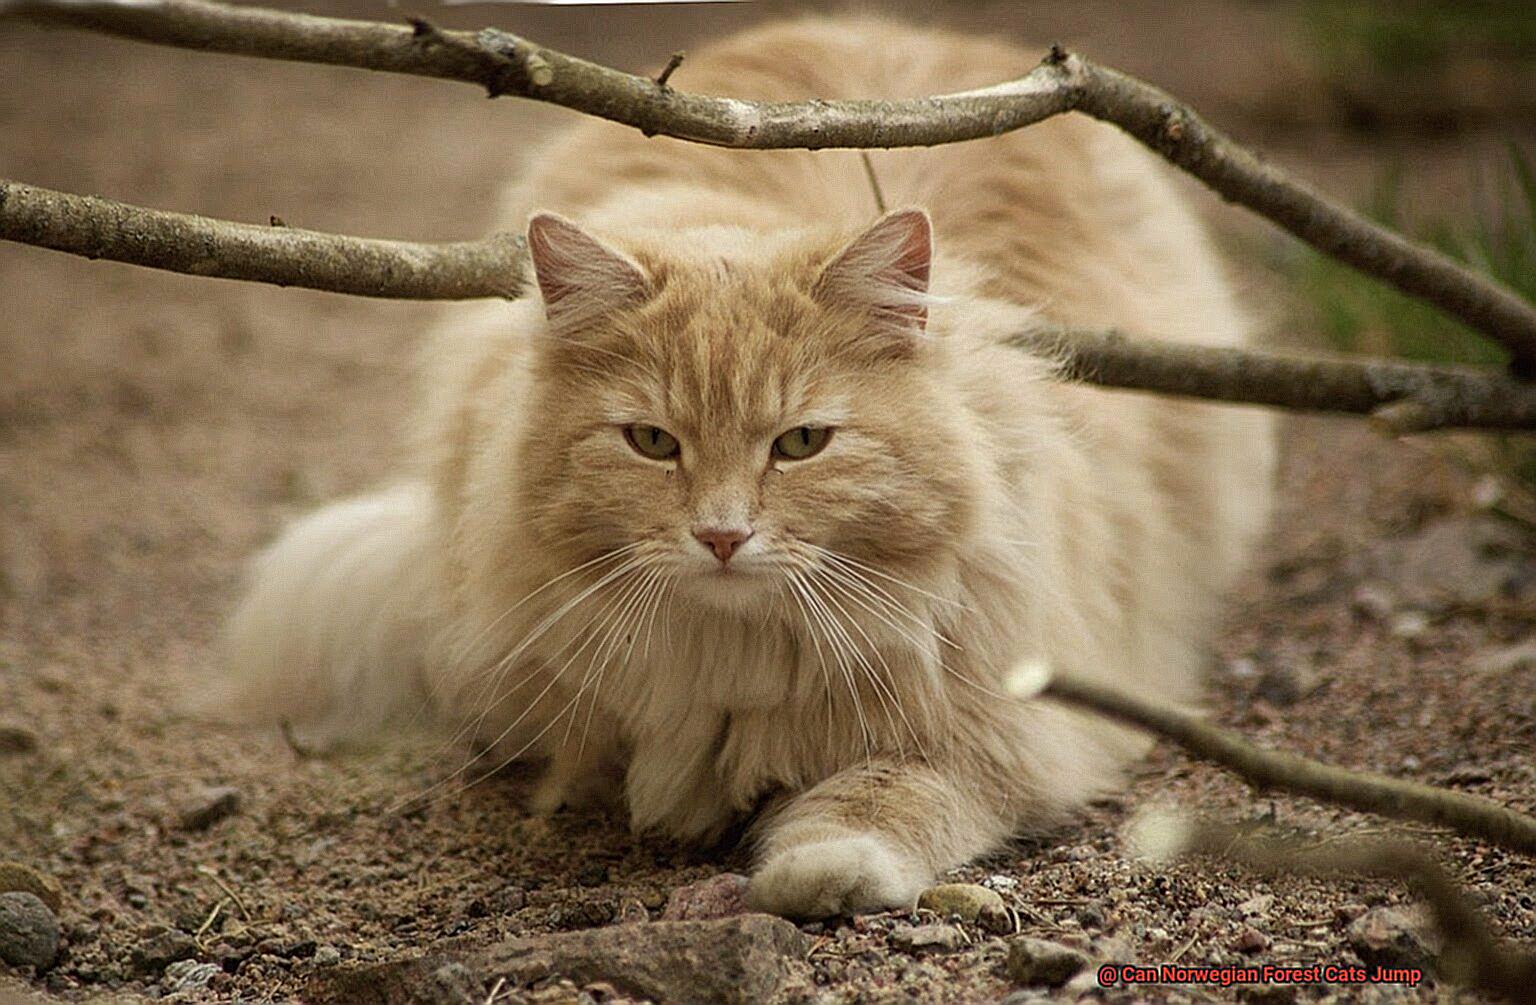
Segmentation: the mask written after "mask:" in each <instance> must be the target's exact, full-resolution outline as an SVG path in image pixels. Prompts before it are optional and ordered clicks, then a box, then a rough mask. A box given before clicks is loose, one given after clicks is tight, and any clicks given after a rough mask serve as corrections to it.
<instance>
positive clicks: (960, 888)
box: [917, 883, 1013, 934]
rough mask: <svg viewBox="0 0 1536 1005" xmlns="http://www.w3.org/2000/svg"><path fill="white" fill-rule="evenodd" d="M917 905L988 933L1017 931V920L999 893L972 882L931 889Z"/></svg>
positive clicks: (941, 885)
mask: <svg viewBox="0 0 1536 1005" xmlns="http://www.w3.org/2000/svg"><path fill="white" fill-rule="evenodd" d="M917 906H918V907H919V908H922V909H923V910H925V911H933V912H934V913H935V914H938V915H941V916H943V917H945V918H958V919H960V920H961V921H964V922H968V923H970V924H973V925H981V926H982V927H983V928H985V929H987V930H988V931H992V932H997V933H999V934H1003V933H1005V932H1011V931H1013V918H1012V917H1010V916H1009V914H1008V907H1007V905H1006V904H1004V903H1003V898H1002V897H1001V896H999V895H998V893H997V891H996V890H989V889H987V888H986V887H984V886H976V885H974V884H971V883H941V884H940V885H938V886H930V887H929V888H928V889H926V890H924V891H923V892H922V893H921V894H920V895H919V896H918V898H917Z"/></svg>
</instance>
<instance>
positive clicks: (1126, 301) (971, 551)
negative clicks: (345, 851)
mask: <svg viewBox="0 0 1536 1005" xmlns="http://www.w3.org/2000/svg"><path fill="white" fill-rule="evenodd" d="M1032 62H1033V57H1032V56H1031V55H1030V54H1027V53H1024V52H1021V51H1018V50H1015V49H1012V48H1007V47H1004V46H1001V45H998V44H995V43H992V42H988V41H984V40H978V39H973V38H960V37H954V36H950V35H947V34H943V33H940V32H934V31H926V30H919V29H915V28H912V27H910V26H898V25H893V24H890V23H887V22H882V21H865V20H859V21H835V20H802V21H794V22H789V23H783V24H778V25H773V26H769V27H765V28H762V29H759V30H755V31H751V32H748V33H746V34H744V35H741V36H738V37H736V38H733V39H730V40H728V41H725V42H723V43H721V44H719V45H717V46H715V47H714V48H712V49H710V50H708V51H703V52H699V53H697V54H695V55H693V56H691V57H690V59H689V62H688V63H687V64H685V66H684V68H683V70H681V71H680V72H679V73H678V76H677V79H676V84H677V86H679V87H687V88H693V89H698V90H701V91H712V92H717V93H727V94H736V95H740V96H744V97H754V98H776V99H795V98H808V97H813V96H820V97H899V96H913V95H920V94H926V93H932V92H936V91H942V90H955V89H960V88H965V87H970V86H979V85H982V84H986V83H991V82H994V81H997V80H1001V79H1006V78H1009V77H1013V76H1017V75H1019V74H1021V73H1023V72H1025V71H1026V70H1027V69H1028V68H1029V66H1030V65H1031V63H1032ZM873 157H874V161H873V163H874V167H875V170H876V172H877V173H878V175H879V178H880V180H881V183H882V186H883V189H884V193H885V196H886V198H887V199H888V200H890V201H891V202H892V203H894V204H897V205H901V206H911V207H921V209H922V210H923V211H926V215H925V213H924V212H921V211H916V210H911V211H903V212H897V213H893V214H891V215H889V216H887V217H885V218H883V219H881V220H879V221H876V220H875V216H876V213H875V209H874V200H873V197H872V194H871V190H870V187H869V184H868V182H867V181H866V179H865V177H864V173H863V169H862V166H861V165H860V163H859V160H858V155H857V154H855V153H851V152H822V153H811V152H805V151H790V152H776V153H758V152H728V151H721V150H714V149H708V148H703V147H699V146H694V145H689V144H686V143H681V142H676V141H670V140H664V139H645V138H643V137H641V136H639V135H637V134H635V133H633V132H631V131H627V130H624V129H622V128H620V127H616V126H612V125H608V124H604V123H596V122H586V123H583V124H580V125H578V126H576V127H575V128H573V129H571V130H570V132H568V133H567V134H565V135H564V136H563V137H562V138H560V139H559V141H558V142H556V143H554V144H552V145H551V146H549V147H548V148H547V149H545V150H543V151H542V152H541V153H540V155H539V157H538V160H537V166H536V167H535V168H534V169H533V171H532V172H531V174H530V176H529V177H528V178H527V180H526V183H525V184H524V185H523V186H522V187H521V188H520V189H519V190H518V191H517V192H516V193H515V194H514V195H513V196H512V200H511V201H512V206H511V207H510V208H509V210H508V215H509V217H511V218H512V219H518V220H528V219H530V218H531V220H532V222H531V223H530V225H529V231H530V233H529V239H530V249H531V252H532V257H533V259H534V262H535V267H536V279H537V282H538V287H539V289H540V291H541V293H542V296H541V297H539V298H531V299H528V300H526V301H524V302H520V303H516V304H513V305H510V306H508V305H505V304H499V303H498V304H489V305H481V306H477V307H473V308H469V309H466V310H464V311H462V312H460V313H456V314H454V315H452V316H451V318H450V321H449V323H448V324H446V325H445V327H444V329H443V331H442V332H441V334H440V335H439V336H438V337H437V338H436V339H435V340H434V341H433V344H432V348H431V352H430V364H429V366H428V368H427V374H428V378H427V391H428V394H427V403H426V406H425V408H424V409H423V412H422V414H421V416H420V419H419V422H418V424H417V427H416V428H417V429H418V431H419V433H420V440H421V443H422V451H421V467H420V470H419V473H418V476H417V479H416V480H413V481H411V482H410V483H409V484H408V485H406V486H404V487H400V488H395V489H390V490H388V491H387V492H384V493H381V494H379V495H376V496H371V497H368V498H365V499H360V500H354V501H350V502H343V503H338V504H336V505H335V506H332V507H329V508H327V509H324V510H322V511H320V512H319V513H317V514H316V515H314V516H312V517H309V518H308V519H306V520H304V521H301V522H300V523H299V524H298V525H297V526H296V527H294V528H293V529H291V530H290V531H289V532H288V533H287V534H286V535H285V536H284V537H283V538H282V539H281V540H280V541H279V542H278V543H277V544H276V545H274V546H273V548H272V549H271V550H270V551H268V552H267V553H266V554H265V555H264V556H263V557H262V558H261V559H260V560H259V562H258V564H257V566H256V569H255V577H254V583H253V585H252V587H251V589H250V592H249V593H248V595H247V596H246V598H245V600H244V602H243V603H242V604H241V606H240V608H239V610H238V611H237V612H236V614H235V616H234V618H233V621H232V623H231V629H230V639H231V650H230V651H231V655H232V666H231V668H230V676H229V678H228V680H227V684H228V690H227V691H226V692H225V693H224V694H223V696H222V698H221V699H220V700H221V701H222V702H223V703H224V705H225V707H226V708H228V709H233V710H236V711H238V712H241V713H243V714H247V715H252V716H259V717H265V718H269V719H270V718H291V719H303V720H306V721H308V722H310V723H312V724H313V726H314V730H315V732H316V733H318V734H319V735H321V736H322V737H325V738H330V739H339V738H344V737H346V736H349V735H352V736H355V735H359V734H362V735H366V734H367V733H368V732H369V731H372V730H376V729H378V728H379V726H380V724H381V723H383V722H384V721H385V720H386V718H387V716H388V715H389V714H391V713H393V712H397V711H401V710H406V711H410V710H411V709H413V708H419V707H420V706H421V704H422V703H423V702H428V701H429V702H430V703H431V705H432V707H433V708H434V709H435V710H436V712H437V713H438V714H439V715H440V716H441V718H442V720H443V721H445V722H447V723H448V724H449V725H450V726H453V727H458V728H462V729H464V730H465V732H466V733H469V732H472V733H473V734H474V736H475V739H476V742H477V743H479V744H480V745H482V746H489V747H491V748H493V749H495V750H497V751H499V752H500V753H501V755H502V756H504V757H513V756H519V757H520V756H538V757H542V758H547V759H548V761H549V764H550V769H549V776H548V780H547V781H546V783H545V785H544V787H543V789H542V790H541V791H540V793H539V795H538V800H537V801H538V803H539V805H540V807H541V808H543V809H551V808H554V807H557V806H559V805H560V804H561V803H563V802H567V801H571V800H575V799H583V798H592V797H600V796H605V795H614V796H617V797H619V798H621V799H622V802H623V804H624V805H625V806H627V810H628V813H629V817H630V820H631V821H632V823H633V825H634V826H635V827H637V828H654V829H657V830H660V831H664V832H666V833H669V834H672V835H675V836H678V837H681V838H685V839H694V840H701V841H703V840H710V839H712V838H714V837H716V836H717V835H719V834H721V833H722V831H723V830H724V829H725V828H726V827H727V826H729V825H731V824H733V823H736V822H738V821H742V820H744V819H747V818H749V817H752V818H755V820H756V823H755V825H754V834H755V837H756V842H757V845H756V847H757V852H758V856H759V864H758V866H757V868H756V871H755V874H754V877H753V880H752V885H751V889H750V895H751V897H752V899H753V900H754V902H755V903H757V904H758V905H759V906H761V907H763V908H765V909H768V910H772V911H777V912H781V913H785V914H790V915H823V914H830V913H834V912H840V911H856V910H863V909H873V908H881V907H886V906H894V905H900V904H904V903H908V902H910V901H911V900H912V898H913V897H914V896H915V895H916V894H917V892H918V891H919V890H920V889H921V888H922V886H923V885H924V884H926V883H927V882H929V881H930V880H931V879H932V878H933V876H934V875H935V874H936V873H937V872H939V871H941V870H944V869H948V868H951V867H953V866H956V865H958V864H961V863H963V862H965V861H966V860H968V859H970V858H972V857H974V856H976V855H978V854H981V853H983V852H985V851H987V850H988V849H989V848H992V847H994V846H995V845H997V844H998V842H1000V841H1001V840H1003V839H1004V838H1006V837H1007V836H1008V835H1010V834H1012V833H1015V832H1017V831H1019V830H1020V829H1022V828H1028V827H1031V826H1034V825H1037V824H1039V823H1041V822H1043V821H1046V820H1048V819H1050V818H1052V817H1055V816H1057V815H1058V814H1060V813H1061V812H1062V811H1063V810H1065V809H1067V808H1070V807H1071V806H1073V805H1074V804H1077V803H1079V802H1081V801H1082V800H1083V799H1085V798H1086V797H1088V796H1089V795H1091V794H1092V793H1094V792H1096V791H1099V790H1101V789H1103V788H1104V787H1106V786H1108V785H1110V784H1112V783H1113V782H1114V781H1115V776H1116V774H1117V772H1118V770H1119V769H1120V768H1121V767H1122V766H1123V765H1124V764H1125V763H1126V761H1127V759H1128V758H1130V757H1132V756H1134V755H1135V754H1136V752H1137V751H1138V749H1139V746H1140V745H1139V743H1138V742H1137V741H1136V740H1135V739H1134V738H1132V737H1130V736H1129V735H1128V734H1126V733H1123V732H1120V731H1117V730H1115V729H1112V728H1109V727H1106V726H1105V725H1103V724H1102V723H1099V722H1096V721H1091V720H1089V719H1087V718H1085V717H1084V716H1082V715H1080V714H1078V713H1074V712H1071V711H1068V710H1066V709H1064V708H1061V707H1058V706H1055V705H1052V704H1050V703H1048V702H1044V701H1039V700H1026V699H1022V698H1016V697H1010V696H1008V695H1007V694H1005V690H1006V689H1005V683H1004V682H1005V680H1006V678H1007V675H1008V673H1009V671H1010V669H1011V668H1013V667H1015V666H1016V665H1018V664H1019V663H1020V662H1021V661H1025V660H1044V661H1045V662H1046V663H1047V664H1048V665H1049V666H1050V667H1052V668H1053V669H1054V671H1056V672H1059V673H1072V674H1081V675H1084V676H1091V677H1093V678H1096V679H1099V680H1103V681H1106V682H1109V683H1112V684H1114V685H1115V686H1117V687H1120V688H1124V689H1127V690H1131V691H1136V692H1141V693H1149V694H1155V695H1157V696H1158V697H1160V698H1163V699H1175V700H1184V699H1192V698H1194V697H1195V696H1196V695H1197V693H1198V692H1197V685H1198V676H1199V667H1200V663H1201V657H1202V652H1203V647H1204V646H1205V645H1206V643H1207V641H1208V638H1209V635H1210V631H1211V628H1212V624H1213V619H1214V617H1215V615H1216V613H1217V609H1218V604H1219V601H1220V598H1221V595H1222V592H1223V589H1224V588H1225V587H1226V585H1227V584H1228V583H1229V582H1230V580H1231V577H1232V576H1233V574H1234V572H1235V571H1236V570H1237V569H1238V568H1239V567H1240V565H1241V563H1242V561H1243V559H1244V556H1245V555H1246V554H1247V552H1248V550H1249V547H1250V545H1251V543H1252V541H1253V539H1254V537H1255V535H1256V534H1257V533H1258V532H1259V531H1260V530H1261V528H1262V527H1263V525H1264V522H1265V519H1266V515H1267V509H1268V504H1269V483H1270V475H1271V456H1272V446H1271V438H1270V432H1269V428H1268V424H1267V422H1266V421H1265V419H1264V417H1263V416H1261V415H1259V414H1257V413H1254V412H1251V411H1240V410H1232V409H1220V408H1215V407H1209V406H1200V405H1195V404H1191V403H1186V402H1176V401H1171V400H1164V399H1159V398H1154V397H1148V396H1141V395H1134V394H1125V393H1115V392H1108V391H1103V390H1098V389H1091V388H1085V387H1080V386H1074V385H1071V384H1068V383H1064V382H1061V381H1059V380H1056V379H1054V377H1053V374H1052V367H1051V365H1050V363H1049V361H1046V360H1041V359H1038V358H1034V357H1031V356H1029V355H1027V354H1025V353H1023V352H1021V351H1019V350H1017V349H1014V348H1009V347H1006V346H1004V345H1003V344H1002V342H1003V340H1004V339H1005V338H1006V337H1007V336H1008V335H1009V334H1010V333H1012V332H1017V331H1020V330H1021V329H1025V328H1027V327H1029V326H1030V325H1033V324H1038V323H1040V322H1041V320H1042V319H1044V320H1047V321H1049V322H1052V323H1064V324H1076V325H1088V326H1093V327H1100V328H1102V327H1114V328H1119V329H1122V330H1125V331H1128V332H1133V333H1136V334H1138V335H1141V336H1144V337H1148V338H1164V339H1176V340H1183V341H1191V342H1205V343H1235V342H1241V341H1243V340H1244V339H1245V338H1246V333H1247V332H1248V330H1249V327H1250V324H1249V321H1248V319H1247V317H1246V316H1245V315H1244V314H1243V312H1242V311H1241V310H1240V308H1239V307H1238V305H1237V304H1236V303H1235V302H1234V298H1233V296H1232V293H1231V292H1230V289H1229V287H1228V285H1227V284H1226V283H1225V282H1224V280H1223V278H1222V274H1221V270H1220V267H1219V265H1218V262H1217V259H1216V256H1215V255H1214V253H1213V251H1212V249H1211V247H1210V244H1209V241H1208V239H1207V237H1206V235H1205V234H1204V233H1203V231H1202V229H1201V227H1200V226H1199V225H1198V223H1197V221H1196V219H1195V218H1194V216H1193V215H1192V213H1191V211H1190V210H1189V208H1188V207H1187V206H1186V204H1185V202H1184V200H1183V199H1182V198H1181V196H1180V193H1179V191H1178V188H1177V185H1176V184H1175V182H1174V181H1173V180H1172V179H1171V178H1170V177H1169V176H1168V175H1167V174H1166V172H1165V171H1164V170H1163V169H1162V168H1161V166H1160V165H1159V164H1157V163H1154V161H1153V159H1152V158H1151V157H1150V156H1148V155H1147V154H1146V153H1145V152H1143V151H1142V150H1140V149H1139V148H1137V147H1136V146H1135V145H1134V144H1133V143H1132V142H1131V141H1129V140H1128V139H1126V138H1125V137H1123V136H1121V135H1119V134H1118V133H1116V132H1115V131H1113V130H1112V129H1109V128H1107V127H1103V126H1100V125H1098V124H1095V123H1092V122H1089V121H1087V120H1085V119H1082V118H1078V117H1065V118H1058V119H1053V120H1051V121H1049V122H1046V123H1043V124H1041V125H1039V126H1036V127H1033V128H1031V129H1027V130H1024V131H1021V132H1017V133H1012V134H1009V135H1007V136H1003V137H999V138H997V139H993V140H987V141H981V142H974V143H967V144H962V145H958V146H946V147H940V148H935V149H931V150H909V151H895V152H880V153H876V154H874V155H873ZM556 214H559V215H556ZM930 216H931V219H932V225H933V229H934V233H933V234H932V235H930V232H929V223H928V220H929V218H930ZM930 277H931V282H930ZM627 427H656V428H659V429H662V430H665V431H666V433H667V434H670V436H671V437H674V438H675V440H676V442H677V444H678V452H677V454H676V455H675V456H672V457H664V458H662V459H654V458H652V457H648V456H643V455H642V453H641V452H639V450H638V449H637V448H636V447H635V446H634V445H633V444H632V443H630V442H628V440H627V439H626V434H625V429H626V428H627ZM800 427H810V428H813V429H830V430H831V435H830V438H829V439H828V440H827V442H826V446H825V449H823V450H821V452H820V453H816V454H815V455H814V456H811V457H808V458H805V459H800V460H791V459H787V458H784V457H781V456H778V455H776V454H774V453H773V451H772V448H771V444H772V443H773V442H774V440H775V438H776V437H778V436H779V435H780V434H783V433H785V432H786V431H789V430H793V429H797V428H800ZM646 435H650V434H646ZM658 442H663V443H665V442H666V441H658ZM747 531H750V532H751V537H749V538H747V539H746V540H745V543H742V544H740V546H739V548H738V550H737V551H736V553H735V554H734V555H733V556H732V557H731V559H730V561H729V563H728V564H726V563H722V562H721V561H720V560H719V559H718V558H717V557H716V555H715V553H714V552H713V551H711V549H710V548H709V547H706V546H704V545H703V544H701V542H700V540H696V539H695V536H694V535H695V533H699V532H707V533H717V532H719V533H724V532H730V533H732V534H736V535H737V536H740V535H741V534H744V533H746V532H747Z"/></svg>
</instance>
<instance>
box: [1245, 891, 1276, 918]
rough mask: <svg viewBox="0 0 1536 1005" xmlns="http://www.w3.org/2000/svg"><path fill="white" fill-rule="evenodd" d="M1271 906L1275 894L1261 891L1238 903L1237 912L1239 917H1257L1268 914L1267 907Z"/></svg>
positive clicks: (1273, 903) (1273, 902)
mask: <svg viewBox="0 0 1536 1005" xmlns="http://www.w3.org/2000/svg"><path fill="white" fill-rule="evenodd" d="M1273 906H1275V895H1274V894H1272V893H1261V894H1258V895H1256V896H1253V897H1249V898H1248V899H1247V900H1245V901H1243V902H1242V903H1241V904H1238V905H1237V913H1238V916H1239V917H1243V918H1253V917H1259V916H1262V915H1265V914H1268V913H1269V909H1270V908H1271V907H1273Z"/></svg>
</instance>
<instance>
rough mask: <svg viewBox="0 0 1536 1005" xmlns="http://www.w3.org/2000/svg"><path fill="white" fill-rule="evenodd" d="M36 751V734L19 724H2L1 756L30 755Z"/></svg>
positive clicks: (0, 730) (0, 735)
mask: <svg viewBox="0 0 1536 1005" xmlns="http://www.w3.org/2000/svg"><path fill="white" fill-rule="evenodd" d="M36 749H37V734H36V733H34V732H32V730H30V729H28V728H27V727H26V726H23V725H22V724H21V723H19V722H0V755H4V754H30V753H32V751H34V750H36Z"/></svg>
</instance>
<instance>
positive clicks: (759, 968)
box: [300, 914, 811, 1005]
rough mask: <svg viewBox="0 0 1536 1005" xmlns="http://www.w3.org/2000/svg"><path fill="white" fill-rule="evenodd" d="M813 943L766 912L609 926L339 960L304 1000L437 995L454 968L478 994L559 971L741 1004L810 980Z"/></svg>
mask: <svg viewBox="0 0 1536 1005" xmlns="http://www.w3.org/2000/svg"><path fill="white" fill-rule="evenodd" d="M810 946H811V940H810V939H809V938H807V937H806V936H805V935H803V934H801V932H800V931H799V930H798V929H796V928H795V926H794V925H792V924H790V923H789V922H787V921H785V920H783V919H782V918H774V917H770V916H768V915H766V914H743V915H737V916H735V917H730V918H717V919H713V920H708V921H656V922H652V923H651V924H649V925H613V926H609V927H607V928H594V929H587V930H583V931H576V932H559V933H556V934H553V935H535V936H520V937H517V938H512V939H507V940H505V941H503V942H500V943H496V944H494V945H491V946H486V947H481V948H456V949H453V950H445V951H443V952H439V953H433V952H430V951H429V952H428V953H427V955H426V956H424V957H421V958H418V959H414V960H400V961H391V962H388V963H378V964H371V965H366V966H360V967H337V968H334V969H331V970H327V971H324V972H322V973H320V974H317V975H315V977H314V978H312V979H311V982H310V984H309V986H308V988H306V989H305V993H304V994H303V995H301V996H300V997H302V999H303V1000H304V1001H306V1002H311V1003H314V1005H326V1003H332V1005H341V1003H349V1002H358V1001H367V1002H406V1001H409V1002H417V1001H433V1000H434V999H431V998H427V997H424V993H428V992H431V991H433V990H435V988H436V982H435V981H434V975H436V974H438V973H440V972H441V971H442V969H443V968H444V967H445V966H452V967H459V968H462V969H463V970H464V971H465V972H467V973H468V974H469V975H470V976H471V977H472V978H473V979H474V981H475V983H476V985H477V986H478V987H480V988H481V989H482V990H481V991H480V1000H481V1001H483V1000H484V997H485V991H484V990H483V989H484V988H487V987H490V986H492V985H494V984H495V983H496V980H497V979H498V978H502V977H505V978H506V982H507V983H508V984H512V985H527V984H532V983H534V982H536V981H543V980H547V979H550V978H555V977H563V978H567V979H569V980H572V981H575V982H576V984H577V985H582V986H585V985H588V984H592V983H596V982H607V983H609V984H612V985H613V986H614V987H615V988H616V989H618V990H619V991H620V992H622V993H623V994H626V995H629V996H631V997H636V998H650V999H653V1000H655V1001H664V1002H668V1003H677V1005H693V1003H700V1005H703V1003H706V1002H710V1003H725V1005H732V1003H738V1002H739V1003H743V1005H745V1003H750V1002H760V1001H764V1000H766V999H769V998H772V997H774V996H775V995H776V994H777V993H778V991H779V989H780V988H781V987H782V986H784V984H785V983H786V982H787V981H788V980H789V979H790V978H791V977H792V976H795V975H799V976H801V977H804V976H805V974H806V973H807V968H806V966H805V963H804V962H803V961H804V959H805V955H806V953H807V952H809V951H810ZM437 1000H439V1001H453V1000H454V999H451V998H440V999H437Z"/></svg>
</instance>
